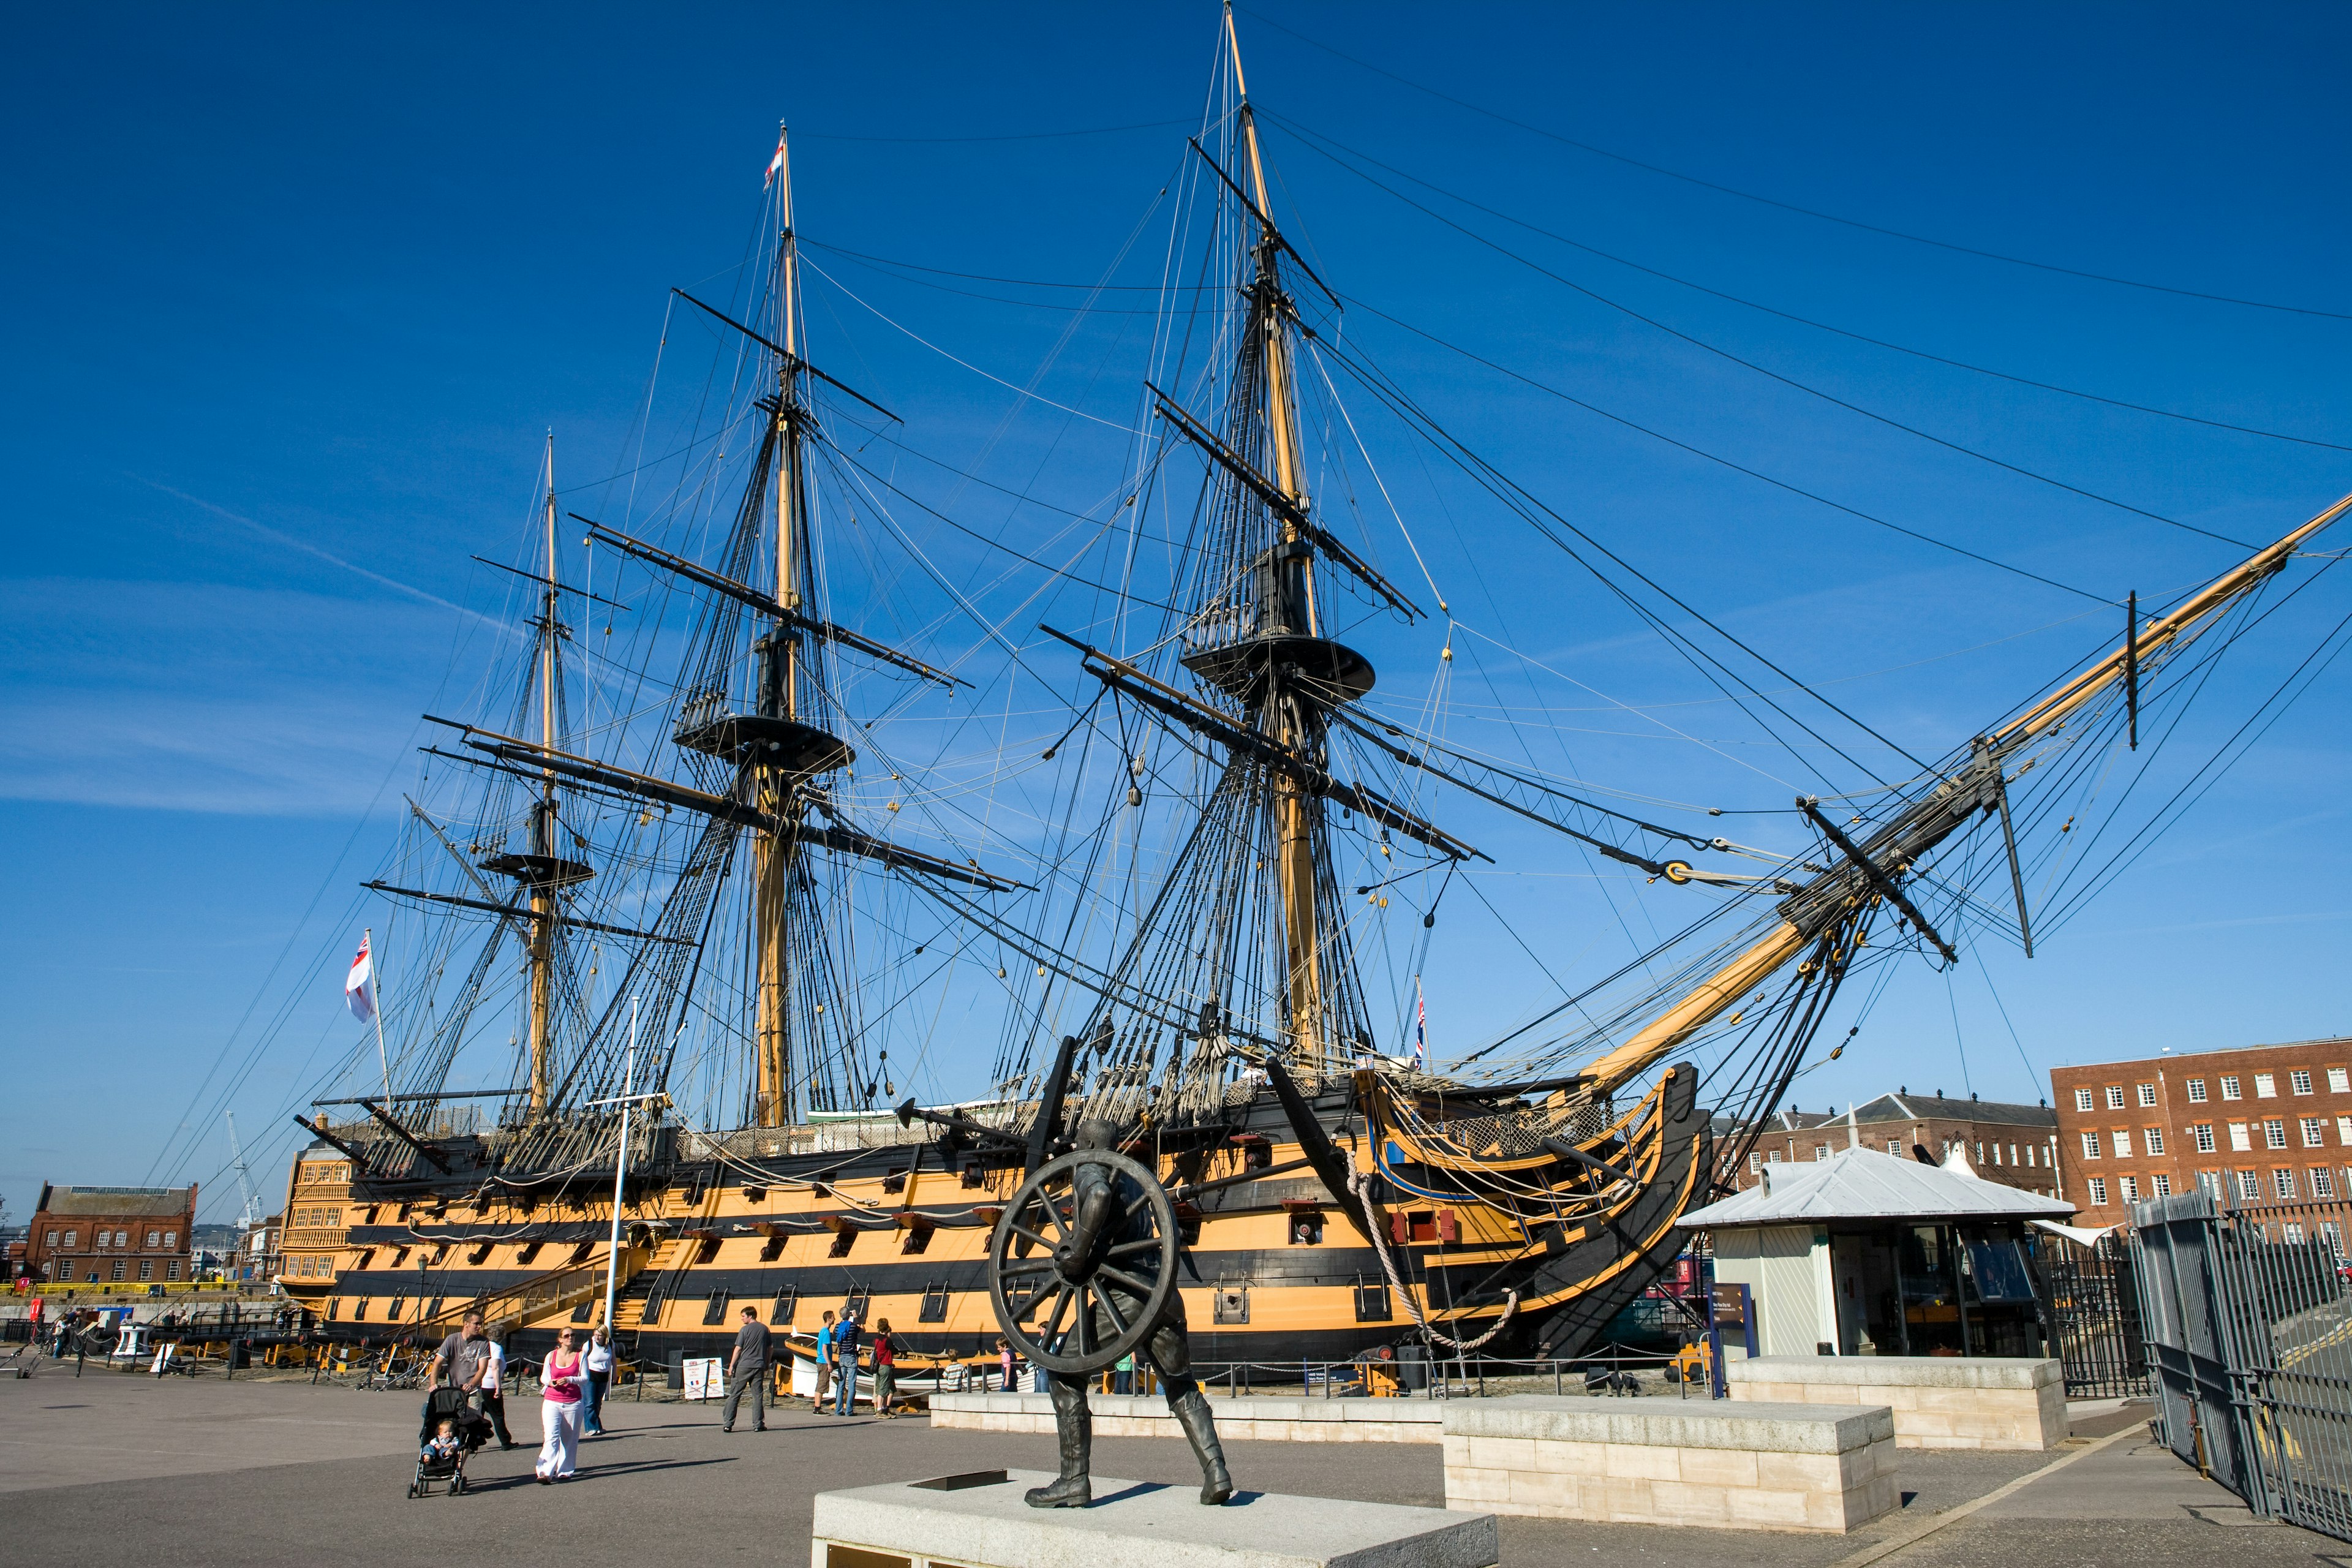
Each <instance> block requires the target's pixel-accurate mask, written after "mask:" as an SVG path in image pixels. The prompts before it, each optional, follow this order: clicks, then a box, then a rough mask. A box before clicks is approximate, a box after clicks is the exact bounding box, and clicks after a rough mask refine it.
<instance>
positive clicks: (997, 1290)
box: [989, 1121, 1234, 1508]
mask: <svg viewBox="0 0 2352 1568" xmlns="http://www.w3.org/2000/svg"><path fill="white" fill-rule="evenodd" d="M1075 1143H1076V1147H1075V1148H1074V1149H1072V1151H1071V1152H1069V1153H1067V1154H1064V1155H1062V1156H1060V1157H1059V1158H1058V1159H1055V1160H1051V1161H1048V1162H1046V1163H1045V1164H1044V1165H1042V1166H1040V1167H1039V1168H1038V1169H1037V1170H1036V1171H1035V1172H1034V1173H1032V1174H1031V1175H1030V1177H1029V1179H1028V1180H1027V1181H1025V1182H1024V1183H1023V1184H1022V1186H1021V1189H1020V1191H1019V1192H1018V1193H1016V1194H1014V1196H1013V1202H1012V1204H1011V1205H1009V1206H1008V1207H1007V1208H1006V1210H1005V1212H1004V1214H1003V1215H1002V1216H1001V1217H1000V1218H999V1220H998V1222H997V1226H996V1234H995V1236H994V1237H992V1240H991V1243H990V1247H989V1253H990V1262H991V1264H992V1268H991V1281H990V1284H991V1291H992V1296H993V1298H994V1303H995V1306H996V1310H997V1320H998V1321H999V1322H1000V1323H1001V1324H1002V1325H1003V1328H1004V1330H1005V1333H1006V1335H1007V1337H1008V1338H1009V1339H1011V1340H1012V1341H1013V1343H1014V1345H1015V1346H1016V1348H1018V1349H1020V1350H1021V1352H1023V1353H1024V1355H1025V1356H1027V1357H1028V1359H1029V1360H1030V1361H1031V1362H1032V1363H1034V1364H1035V1365H1037V1366H1040V1367H1042V1368H1044V1369H1045V1372H1046V1373H1047V1374H1048V1376H1049V1379H1050V1381H1049V1383H1048V1384H1047V1387H1048V1390H1049V1392H1050V1393H1051V1394H1052V1397H1053V1401H1054V1426H1055V1433H1056V1434H1057V1436H1059V1438H1060V1443H1061V1474H1060V1475H1059V1476H1057V1477H1055V1479H1054V1480H1053V1481H1052V1482H1051V1483H1050V1484H1049V1485H1046V1486H1042V1487H1037V1488H1034V1489H1032V1490H1031V1491H1030V1492H1029V1493H1028V1495H1027V1501H1028V1503H1029V1506H1030V1507H1032V1508H1083V1507H1085V1506H1086V1505H1087V1503H1088V1502H1090V1501H1092V1500H1093V1498H1094V1491H1093V1487H1092V1485H1091V1483H1090V1481H1089V1480H1088V1478H1087V1456H1088V1452H1089V1449H1090V1448H1091V1447H1092V1445H1093V1439H1094V1419H1093V1415H1092V1413H1091V1412H1090V1411H1089V1410H1088V1408H1087V1390H1088V1386H1089V1385H1090V1384H1092V1383H1093V1381H1094V1379H1095V1377H1096V1375H1097V1374H1098V1373H1101V1372H1102V1371H1103V1370H1104V1369H1105V1368H1107V1367H1109V1366H1111V1365H1112V1364H1114V1363H1117V1362H1118V1359H1119V1358H1120V1357H1121V1356H1124V1355H1127V1354H1129V1353H1133V1354H1136V1355H1139V1356H1141V1357H1143V1358H1144V1359H1145V1360H1146V1361H1148V1362H1149V1363H1150V1365H1151V1366H1152V1367H1153V1369H1155V1370H1156V1371H1157V1372H1158V1373H1159V1374H1160V1382H1161V1384H1162V1386H1163V1388H1164V1389H1165V1390H1166V1393H1167V1395H1168V1408H1169V1410H1170V1412H1171V1414H1172V1415H1174V1416H1175V1417H1176V1422H1177V1425H1178V1426H1181V1427H1182V1428H1183V1429H1184V1436H1185V1437H1186V1438H1187V1439H1188V1440H1189V1441H1190V1442H1191V1443H1192V1455H1193V1457H1194V1458H1197V1459H1199V1460H1200V1462H1201V1500H1202V1502H1203V1503H1207V1504H1211V1505H1214V1504H1218V1503H1222V1502H1223V1501H1224V1500H1226V1499H1227V1498H1230V1497H1231V1496H1233V1495H1234V1482H1233V1478H1232V1477H1231V1476H1230V1475H1228V1474H1227V1473H1226V1471H1225V1455H1224V1450H1223V1448H1222V1447H1219V1445H1218V1443H1217V1427H1216V1422H1215V1419H1214V1417H1213V1416H1212V1415H1211V1414H1210V1411H1209V1400H1208V1396H1207V1395H1206V1394H1202V1392H1201V1385H1200V1384H1199V1383H1198V1382H1196V1381H1194V1379H1193V1377H1192V1348H1191V1343H1190V1339H1189V1336H1188V1335H1187V1333H1186V1331H1185V1323H1184V1300H1183V1297H1182V1296H1181V1294H1180V1293H1179V1292H1178V1291H1177V1289H1176V1255H1177V1251H1178V1248H1179V1246H1180V1245H1181V1237H1180V1236H1179V1233H1178V1228H1177V1221H1176V1212H1175V1206H1174V1205H1173V1204H1172V1203H1171V1201H1170V1199H1169V1196H1168V1194H1167V1191H1166V1189H1165V1188H1163V1187H1162V1186H1161V1185H1160V1181H1159V1179H1158V1177H1157V1176H1156V1175H1155V1174H1154V1173H1152V1172H1151V1171H1150V1170H1149V1169H1148V1168H1146V1167H1145V1166H1144V1165H1142V1164H1141V1163H1139V1162H1137V1161H1135V1160H1132V1159H1130V1158H1129V1157H1128V1156H1127V1155H1125V1154H1123V1153H1121V1152H1119V1151H1118V1131H1117V1130H1116V1129H1115V1128H1113V1127H1112V1126H1110V1125H1109V1124H1108V1122H1103V1121H1088V1122H1087V1123H1085V1124H1084V1125H1083V1126H1081V1127H1080V1128H1079V1129H1078V1133H1077V1137H1076V1140H1075Z"/></svg>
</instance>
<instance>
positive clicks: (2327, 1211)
mask: <svg viewBox="0 0 2352 1568" xmlns="http://www.w3.org/2000/svg"><path fill="white" fill-rule="evenodd" d="M2134 1221H2135V1225H2136V1226H2137V1234H2136V1236H2135V1237H2134V1241H2133V1249H2134V1252H2135V1255H2136V1258H2137V1268H2138V1275H2139V1287H2140V1294H2141V1310H2142V1317H2143V1321H2144V1327H2145V1335H2146V1341H2147V1353H2148V1361H2149V1366H2150V1370H2151V1372H2152V1373H2153V1378H2154V1384H2155V1394H2156V1398H2157V1405H2158V1423H2159V1426H2158V1429H2159V1430H2160V1431H2161V1433H2162V1434H2163V1436H2164V1440H2165V1442H2166V1444H2167V1446H2168V1447H2170V1448H2171V1449H2172V1451H2173V1452H2174V1453H2175V1454H2177V1455H2179V1457H2180V1458H2182V1459H2184V1460H2186V1461H2188V1462H2189V1463H2190V1464H2193V1465H2195V1466H2197V1467H2198V1468H2199V1469H2200V1470H2201V1471H2203V1472H2205V1473H2207V1474H2209V1475H2210V1476H2211V1477H2212V1478H2213V1479H2216V1480H2218V1481H2220V1482H2221V1484H2222V1485H2224V1486H2226V1487H2228V1488H2229V1489H2231V1490H2232V1491H2234V1492H2236V1493H2237V1494H2238V1495H2239V1496H2241V1497H2242V1498H2244V1499H2245V1500H2246V1503H2247V1506H2248V1507H2249V1508H2251V1509H2252V1510H2253V1512H2254V1514H2255V1515H2256V1516H2257V1517H2259V1518H2263V1519H2283V1520H2285V1521H2289V1522H2291V1523H2294V1524H2299V1525H2302V1526H2304V1527H2305V1528H2306V1529H2310V1530H2315V1531H2321V1532H2322V1533H2325V1534H2327V1535H2332V1536H2335V1537H2336V1538H2337V1539H2339V1540H2347V1541H2352V1279H2347V1274H2348V1273H2352V1265H2347V1263H2346V1262H2345V1261H2344V1236H2345V1231H2346V1227H2347V1224H2352V1209H2347V1207H2346V1206H2345V1205H2340V1204H2336V1203H2293V1202H2283V1203H2267V1204H2265V1203H2247V1204H2243V1205H2232V1206H2228V1207H2224V1206H2223V1205H2221V1203H2220V1202H2218V1201H2217V1200H2216V1199H2215V1197H2214V1196H2213V1195H2212V1194H2209V1193H2202V1192H2199V1193H2189V1194H2179V1195H2176V1196H2172V1197H2164V1198H2156V1199H2152V1200H2150V1201H2149V1202H2147V1203H2144V1204H2141V1205H2138V1207H2137V1209H2136V1210H2135V1211H2134Z"/></svg>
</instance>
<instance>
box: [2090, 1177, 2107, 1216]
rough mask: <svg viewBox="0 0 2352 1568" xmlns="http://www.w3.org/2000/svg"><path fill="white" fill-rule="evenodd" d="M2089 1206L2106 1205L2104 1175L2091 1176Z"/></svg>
mask: <svg viewBox="0 0 2352 1568" xmlns="http://www.w3.org/2000/svg"><path fill="white" fill-rule="evenodd" d="M2091 1206H2092V1207H2093V1208H2095V1209H2103V1208H2105V1207H2106V1206H2107V1179H2106V1178H2105V1176H2093V1177H2092V1178H2091Z"/></svg>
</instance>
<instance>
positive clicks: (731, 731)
mask: <svg viewBox="0 0 2352 1568" xmlns="http://www.w3.org/2000/svg"><path fill="white" fill-rule="evenodd" d="M671 739H673V740H675V741H676V742H677V743H678V744H679V745H681V746H684V747H685V748H686V749H687V750H688V751H690V752H708V753H709V754H710V755H711V756H714V757H723V758H725V759H726V760H727V761H729V762H730V763H738V764H740V763H760V764H761V765H762V766H765V767H772V768H775V769H778V770H779V771H781V772H783V773H797V774H802V775H808V774H814V773H832V772H833V771H834V770H835V769H837V768H845V767H847V766H849V764H850V763H854V762H856V760H857V753H856V752H854V751H852V750H851V749H850V747H849V745H848V744H847V742H844V741H843V740H842V739H841V738H840V737H839V736H837V735H835V734H832V733H829V732H828V731H824V730H820V729H818V728H817V727H816V726H815V725H814V724H803V723H802V722H800V721H798V720H796V719H785V718H781V717H775V716H771V715H767V714H760V713H729V714H725V715H722V716H721V717H719V718H717V719H711V720H708V721H704V722H702V723H699V724H694V725H690V726H688V727H687V728H684V729H681V730H679V731H677V734H675V735H674V736H672V737H671Z"/></svg>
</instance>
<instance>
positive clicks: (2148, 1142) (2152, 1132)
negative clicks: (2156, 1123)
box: [2139, 1127, 2164, 1154]
mask: <svg viewBox="0 0 2352 1568" xmlns="http://www.w3.org/2000/svg"><path fill="white" fill-rule="evenodd" d="M2139 1137H2140V1147H2141V1148H2143V1149H2145V1150H2147V1152H2149V1153H2151V1154H2161V1153H2163V1152H2164V1129H2163V1128H2161V1127H2143V1128H2141V1129H2140V1130H2139Z"/></svg>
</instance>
